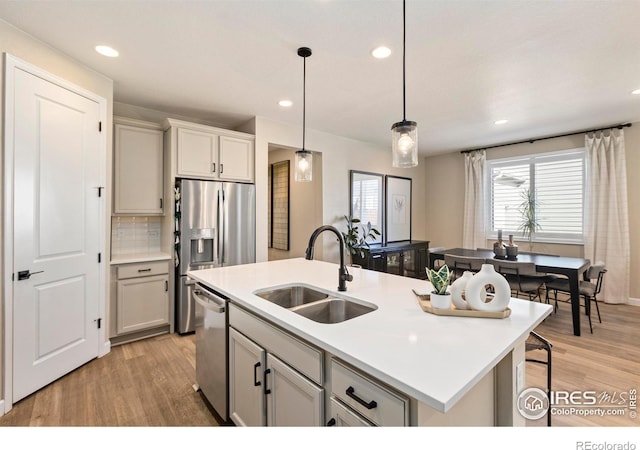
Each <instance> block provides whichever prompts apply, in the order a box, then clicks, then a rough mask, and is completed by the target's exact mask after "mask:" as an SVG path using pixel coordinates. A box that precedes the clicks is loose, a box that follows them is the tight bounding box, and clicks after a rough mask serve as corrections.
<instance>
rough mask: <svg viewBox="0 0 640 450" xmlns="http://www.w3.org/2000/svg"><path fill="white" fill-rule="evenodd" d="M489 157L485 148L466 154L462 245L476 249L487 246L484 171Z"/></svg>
mask: <svg viewBox="0 0 640 450" xmlns="http://www.w3.org/2000/svg"><path fill="white" fill-rule="evenodd" d="M486 160H487V157H486V152H485V151H484V150H478V151H475V152H469V153H465V155H464V176H465V191H464V217H463V229H462V247H464V248H472V249H476V248H478V247H486V246H487V238H486V235H485V220H484V214H485V212H484V210H485V208H484V202H485V197H484V185H485V184H484V171H485V165H486V164H485V163H486Z"/></svg>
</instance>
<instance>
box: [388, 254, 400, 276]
mask: <svg viewBox="0 0 640 450" xmlns="http://www.w3.org/2000/svg"><path fill="white" fill-rule="evenodd" d="M386 258H387V273H392V274H394V275H402V252H387V253H386Z"/></svg>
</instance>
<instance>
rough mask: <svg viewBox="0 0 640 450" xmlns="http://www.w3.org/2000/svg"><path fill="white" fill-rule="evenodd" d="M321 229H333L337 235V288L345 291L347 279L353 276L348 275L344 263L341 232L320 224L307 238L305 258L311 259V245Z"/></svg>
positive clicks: (351, 278) (350, 279)
mask: <svg viewBox="0 0 640 450" xmlns="http://www.w3.org/2000/svg"><path fill="white" fill-rule="evenodd" d="M323 231H333V232H334V233H335V235H336V236H338V241H340V268H339V269H338V290H339V291H346V290H347V283H346V282H347V281H353V276H352V275H349V272H348V271H347V266H345V264H344V239H343V238H342V234H340V232H339V231H338V230H337V229H336V228H335V227H332V226H331V225H322V226H321V227H319V228H316V230H315V231H314V232H313V234H312V235H311V237H310V238H309V246H308V247H307V255H306V259H313V247H314V245H315V243H316V239H317V238H318V236H320V233H322V232H323Z"/></svg>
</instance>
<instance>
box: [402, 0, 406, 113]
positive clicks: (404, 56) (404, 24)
mask: <svg viewBox="0 0 640 450" xmlns="http://www.w3.org/2000/svg"><path fill="white" fill-rule="evenodd" d="M406 21H407V19H406V2H405V0H402V121H403V122H406V121H407V86H406V81H405V71H406V53H407V50H406V42H407V30H406V27H407V26H406Z"/></svg>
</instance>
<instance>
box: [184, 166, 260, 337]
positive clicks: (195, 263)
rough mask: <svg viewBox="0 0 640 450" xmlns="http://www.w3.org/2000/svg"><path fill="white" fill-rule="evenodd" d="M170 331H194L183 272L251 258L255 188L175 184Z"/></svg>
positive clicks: (215, 183)
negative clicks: (173, 316) (173, 306)
mask: <svg viewBox="0 0 640 450" xmlns="http://www.w3.org/2000/svg"><path fill="white" fill-rule="evenodd" d="M176 189H177V192H179V194H180V195H179V200H177V201H178V202H179V205H176V236H177V238H178V239H177V240H176V248H177V250H178V251H177V261H178V266H177V275H178V277H177V278H178V282H177V283H176V330H177V331H178V333H181V334H184V333H191V332H193V331H195V306H194V300H193V297H192V296H191V295H190V290H189V288H190V285H189V284H187V272H188V271H189V270H199V269H209V268H213V267H222V266H233V265H237V264H247V263H253V262H255V260H256V225H255V224H256V220H255V204H256V203H255V198H256V193H255V186H254V185H252V184H243V183H230V182H218V181H204V180H189V179H180V180H177V183H176Z"/></svg>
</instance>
